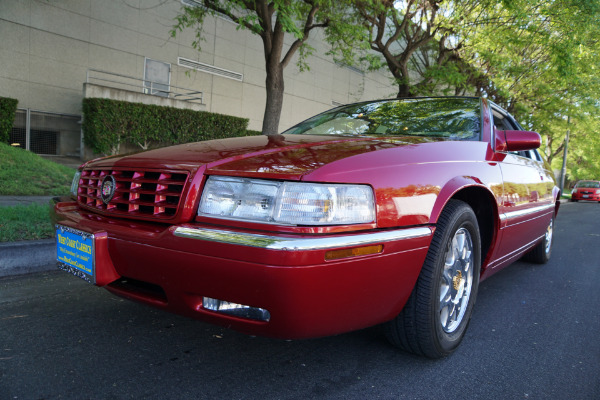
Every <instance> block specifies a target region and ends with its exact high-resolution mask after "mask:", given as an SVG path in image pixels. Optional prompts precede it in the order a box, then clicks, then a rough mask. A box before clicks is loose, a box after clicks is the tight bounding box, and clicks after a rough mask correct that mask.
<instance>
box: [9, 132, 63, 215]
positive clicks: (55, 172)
mask: <svg viewBox="0 0 600 400" xmlns="http://www.w3.org/2000/svg"><path fill="white" fill-rule="evenodd" d="M73 174H75V170H74V169H73V168H70V167H67V166H64V165H60V164H57V163H55V162H52V161H49V160H44V159H43V158H42V157H40V156H38V155H37V154H35V153H32V152H30V151H26V150H23V149H20V148H17V147H11V146H9V145H7V144H5V143H0V196H62V195H68V194H69V190H70V188H71V181H72V180H73ZM0 223H2V221H1V220H0Z"/></svg>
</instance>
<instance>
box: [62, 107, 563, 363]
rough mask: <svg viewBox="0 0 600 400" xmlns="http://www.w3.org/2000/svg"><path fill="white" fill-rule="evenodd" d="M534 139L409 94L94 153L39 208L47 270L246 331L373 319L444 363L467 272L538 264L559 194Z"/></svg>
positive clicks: (491, 114)
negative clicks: (214, 135)
mask: <svg viewBox="0 0 600 400" xmlns="http://www.w3.org/2000/svg"><path fill="white" fill-rule="evenodd" d="M539 145H540V136H539V135H538V134H537V133H535V132H528V131H523V130H522V129H521V127H520V126H519V124H518V123H517V122H516V121H515V120H514V119H513V118H512V117H511V116H510V115H509V114H508V113H506V112H505V111H504V110H502V109H501V108H499V107H498V106H496V105H494V104H493V103H491V102H489V101H488V100H486V99H482V98H470V97H450V98H416V99H399V100H381V101H374V102H366V103H359V104H352V105H347V106H342V107H339V108H336V109H333V110H331V111H327V112H325V113H322V114H320V115H317V116H315V117H313V118H310V119H308V120H306V121H304V122H302V123H300V124H298V125H296V126H294V127H293V128H291V129H289V130H287V131H286V132H284V133H283V134H282V135H278V136H270V137H269V136H255V137H244V138H231V139H225V140H215V141H207V142H201V143H191V144H183V145H178V146H173V147H168V148H163V149H157V150H150V151H146V152H142V153H139V154H135V155H128V156H116V157H110V158H104V159H99V160H95V161H91V162H88V163H86V164H84V165H82V166H81V167H80V168H79V171H78V172H77V174H76V176H75V179H74V181H73V187H72V194H73V198H72V199H67V200H66V201H65V200H63V201H58V200H57V203H56V204H55V208H54V214H55V215H54V218H55V221H56V230H57V231H56V237H57V257H58V262H59V266H60V267H61V268H63V269H65V270H67V271H70V272H72V273H74V274H75V275H78V276H80V277H82V278H84V279H86V280H88V281H89V282H91V283H93V284H95V285H97V286H102V287H104V288H106V289H108V290H109V291H111V292H112V293H114V294H117V295H119V296H123V297H125V298H128V299H132V300H137V301H139V302H142V303H145V304H148V305H152V306H155V307H159V308H161V309H165V310H170V311H173V312H176V313H180V314H183V315H187V316H190V317H193V318H197V319H201V320H204V321H208V322H210V323H215V324H219V325H223V326H226V327H230V328H233V329H236V330H239V331H242V332H246V333H248V334H252V335H264V336H271V337H278V338H289V339H296V338H309V337H319V336H325V335H334V334H339V333H342V332H348V331H352V330H357V329H361V328H365V327H369V326H373V325H376V324H382V323H384V324H385V331H386V334H387V336H388V338H389V340H390V341H391V342H392V343H393V344H395V345H397V346H399V347H401V348H403V349H405V350H407V351H411V352H414V353H417V354H421V355H424V356H427V357H431V358H436V357H442V356H445V355H447V354H450V353H451V352H452V351H453V350H454V349H455V348H456V347H457V346H458V345H459V343H460V341H461V340H462V338H463V336H464V334H465V330H466V328H467V325H468V323H469V320H470V318H471V313H472V310H473V305H474V304H475V298H476V296H477V289H478V285H479V282H480V281H481V280H483V279H485V278H487V277H489V276H491V275H493V274H494V273H496V272H498V271H499V270H500V269H502V268H503V267H505V266H507V265H509V264H510V263H512V262H513V261H515V260H517V259H519V258H521V257H522V256H524V255H526V256H527V257H528V258H529V259H530V260H531V261H533V262H538V263H545V262H547V261H548V259H549V257H550V253H551V246H552V232H553V221H554V218H555V216H556V214H557V211H558V207H559V201H558V199H559V198H560V196H559V195H560V193H559V189H558V188H557V186H556V183H555V180H554V177H553V175H552V172H551V170H550V167H549V166H548V165H547V164H546V163H545V162H544V161H543V160H542V158H541V157H540V154H539V153H538V152H537V150H536V148H537V147H539Z"/></svg>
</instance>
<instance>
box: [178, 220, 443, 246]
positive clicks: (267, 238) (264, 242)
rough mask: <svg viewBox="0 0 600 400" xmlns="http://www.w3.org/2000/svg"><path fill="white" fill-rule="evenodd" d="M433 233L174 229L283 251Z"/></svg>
mask: <svg viewBox="0 0 600 400" xmlns="http://www.w3.org/2000/svg"><path fill="white" fill-rule="evenodd" d="M431 233H432V230H431V228H429V227H418V228H408V229H401V230H394V231H384V232H372V233H362V234H356V235H345V236H321V237H306V236H304V237H299V238H294V237H282V236H273V235H261V234H256V233H244V232H233V231H222V230H215V229H206V228H187V227H182V226H180V227H177V228H176V229H175V231H174V232H173V234H174V235H175V236H179V237H183V238H188V239H198V240H205V241H209V242H219V243H229V244H237V245H240V246H250V247H259V248H263V249H268V250H280V251H306V250H326V249H333V248H338V247H348V246H367V245H370V244H375V243H381V242H390V241H392V240H404V239H414V238H419V237H424V236H429V235H431Z"/></svg>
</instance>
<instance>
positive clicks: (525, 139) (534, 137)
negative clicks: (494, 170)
mask: <svg viewBox="0 0 600 400" xmlns="http://www.w3.org/2000/svg"><path fill="white" fill-rule="evenodd" d="M495 132H496V151H522V150H533V149H537V148H538V147H540V145H541V144H542V137H541V136H540V134H539V133H537V132H531V131H508V130H507V131H500V130H496V131H495Z"/></svg>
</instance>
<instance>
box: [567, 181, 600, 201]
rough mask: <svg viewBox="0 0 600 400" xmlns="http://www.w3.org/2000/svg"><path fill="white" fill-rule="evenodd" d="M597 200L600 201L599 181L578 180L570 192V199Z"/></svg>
mask: <svg viewBox="0 0 600 400" xmlns="http://www.w3.org/2000/svg"><path fill="white" fill-rule="evenodd" d="M579 200H586V201H597V202H599V203H600V181H579V182H577V183H576V184H575V186H574V187H573V191H572V192H571V201H579Z"/></svg>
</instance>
